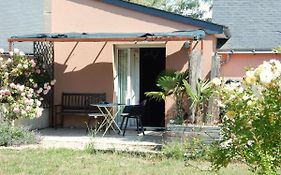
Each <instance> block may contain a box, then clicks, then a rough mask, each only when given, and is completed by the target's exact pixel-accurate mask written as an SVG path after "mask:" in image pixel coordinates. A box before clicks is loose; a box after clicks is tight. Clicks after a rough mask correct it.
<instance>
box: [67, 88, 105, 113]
mask: <svg viewBox="0 0 281 175" xmlns="http://www.w3.org/2000/svg"><path fill="white" fill-rule="evenodd" d="M102 101H106V94H105V93H65V92H64V93H62V110H77V111H78V110H89V111H92V110H97V109H96V108H95V107H93V106H90V104H95V103H100V102H102Z"/></svg>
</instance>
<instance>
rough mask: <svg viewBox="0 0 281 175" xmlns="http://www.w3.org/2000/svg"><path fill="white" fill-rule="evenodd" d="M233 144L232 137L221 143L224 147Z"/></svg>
mask: <svg viewBox="0 0 281 175" xmlns="http://www.w3.org/2000/svg"><path fill="white" fill-rule="evenodd" d="M231 145H232V139H228V140H226V141H224V142H222V143H221V144H220V146H221V147H223V148H229V147H230V146H231Z"/></svg>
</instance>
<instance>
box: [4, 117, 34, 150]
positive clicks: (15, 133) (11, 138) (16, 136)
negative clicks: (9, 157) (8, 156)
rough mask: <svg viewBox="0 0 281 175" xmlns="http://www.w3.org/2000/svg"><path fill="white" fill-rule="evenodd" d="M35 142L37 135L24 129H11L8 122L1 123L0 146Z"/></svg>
mask: <svg viewBox="0 0 281 175" xmlns="http://www.w3.org/2000/svg"><path fill="white" fill-rule="evenodd" d="M34 142H35V133H33V132H30V131H28V130H26V129H24V128H19V127H11V125H9V124H8V123H6V122H3V123H0V146H11V145H21V144H31V143H34Z"/></svg>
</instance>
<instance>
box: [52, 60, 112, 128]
mask: <svg viewBox="0 0 281 175" xmlns="http://www.w3.org/2000/svg"><path fill="white" fill-rule="evenodd" d="M66 68H67V65H63V64H58V63H55V79H56V80H57V83H56V85H55V97H54V99H55V104H61V95H62V92H73V93H75V92H78V93H79V92H80V93H106V98H107V101H110V102H111V101H113V89H114V88H113V87H114V84H113V69H112V63H94V64H90V65H88V66H86V67H85V68H83V69H81V70H79V71H72V72H65V70H66ZM86 120H87V118H86V117H85V116H82V117H80V116H66V117H65V126H66V127H85V122H84V121H86ZM56 121H57V123H60V122H61V121H60V119H59V118H57V120H56Z"/></svg>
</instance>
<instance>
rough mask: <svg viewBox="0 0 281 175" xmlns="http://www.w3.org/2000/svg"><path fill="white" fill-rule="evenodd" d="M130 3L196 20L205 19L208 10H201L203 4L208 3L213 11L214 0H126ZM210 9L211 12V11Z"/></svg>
mask: <svg viewBox="0 0 281 175" xmlns="http://www.w3.org/2000/svg"><path fill="white" fill-rule="evenodd" d="M124 1H129V2H134V3H137V4H141V5H145V6H149V7H154V8H157V9H161V10H165V11H168V12H173V13H176V14H180V15H184V16H189V17H192V18H196V19H203V20H209V19H204V14H205V13H207V12H208V10H203V9H201V8H200V4H201V3H206V4H208V5H209V7H210V9H211V7H212V6H211V1H212V0H124ZM210 9H209V10H210Z"/></svg>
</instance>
